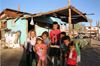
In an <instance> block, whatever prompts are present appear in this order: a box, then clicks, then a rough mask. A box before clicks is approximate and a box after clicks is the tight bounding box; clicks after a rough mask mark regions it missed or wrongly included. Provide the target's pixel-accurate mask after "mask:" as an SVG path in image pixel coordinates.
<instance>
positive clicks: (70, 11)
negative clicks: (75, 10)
mask: <svg viewBox="0 0 100 66" xmlns="http://www.w3.org/2000/svg"><path fill="white" fill-rule="evenodd" d="M68 4H69V6H70V0H68ZM68 22H69V37H70V38H71V9H70V8H69V20H68Z"/></svg>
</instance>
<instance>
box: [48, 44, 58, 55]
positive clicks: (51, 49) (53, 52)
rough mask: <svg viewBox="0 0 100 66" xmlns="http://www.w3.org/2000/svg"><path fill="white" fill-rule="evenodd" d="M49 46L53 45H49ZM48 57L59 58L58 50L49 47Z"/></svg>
mask: <svg viewBox="0 0 100 66" xmlns="http://www.w3.org/2000/svg"><path fill="white" fill-rule="evenodd" d="M51 45H54V44H53V43H51ZM49 56H55V57H59V56H60V48H54V47H50V52H49Z"/></svg>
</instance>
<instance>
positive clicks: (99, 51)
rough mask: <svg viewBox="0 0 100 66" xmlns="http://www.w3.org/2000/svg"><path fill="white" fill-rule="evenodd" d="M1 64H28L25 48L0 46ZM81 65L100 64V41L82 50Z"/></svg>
mask: <svg viewBox="0 0 100 66" xmlns="http://www.w3.org/2000/svg"><path fill="white" fill-rule="evenodd" d="M0 50H1V51H0V57H1V65H0V66H26V64H25V63H26V62H25V58H26V54H25V53H26V52H25V50H24V49H3V48H2V47H1V46H0ZM81 57H82V58H81V60H82V61H81V63H79V66H100V41H96V40H92V47H90V46H87V47H86V48H84V49H82V50H81Z"/></svg>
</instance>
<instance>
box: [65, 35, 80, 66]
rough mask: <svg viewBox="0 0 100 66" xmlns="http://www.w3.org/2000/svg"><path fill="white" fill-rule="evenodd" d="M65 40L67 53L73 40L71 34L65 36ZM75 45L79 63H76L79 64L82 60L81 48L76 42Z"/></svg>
mask: <svg viewBox="0 0 100 66" xmlns="http://www.w3.org/2000/svg"><path fill="white" fill-rule="evenodd" d="M63 41H64V44H65V53H66V52H67V51H68V50H69V44H70V42H71V40H70V37H69V36H65V37H63ZM75 45H76V49H75V51H76V52H77V64H76V66H78V62H80V48H79V46H78V44H77V43H75Z"/></svg>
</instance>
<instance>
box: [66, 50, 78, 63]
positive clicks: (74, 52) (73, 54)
mask: <svg viewBox="0 0 100 66" xmlns="http://www.w3.org/2000/svg"><path fill="white" fill-rule="evenodd" d="M66 54H67V61H66V62H67V64H69V65H76V60H71V59H70V58H69V54H70V51H67V52H66ZM74 58H77V52H76V51H75V50H74V51H73V52H72V59H74Z"/></svg>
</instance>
